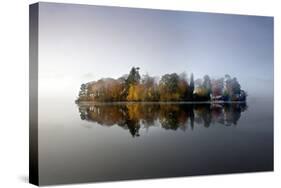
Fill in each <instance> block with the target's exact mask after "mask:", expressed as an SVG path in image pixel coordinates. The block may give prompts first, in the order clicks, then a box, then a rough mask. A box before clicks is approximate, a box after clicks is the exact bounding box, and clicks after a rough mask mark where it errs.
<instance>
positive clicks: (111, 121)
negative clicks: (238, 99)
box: [78, 103, 247, 137]
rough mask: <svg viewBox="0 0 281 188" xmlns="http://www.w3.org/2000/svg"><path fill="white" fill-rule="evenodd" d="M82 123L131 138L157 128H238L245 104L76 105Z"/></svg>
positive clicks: (245, 107)
mask: <svg viewBox="0 0 281 188" xmlns="http://www.w3.org/2000/svg"><path fill="white" fill-rule="evenodd" d="M78 107H79V112H80V117H81V119H82V120H86V121H91V122H95V123H98V124H99V125H102V126H116V125H118V126H120V127H122V128H124V129H126V130H129V132H130V134H131V135H132V136H133V137H135V136H140V134H139V130H140V128H141V127H144V128H149V127H151V126H159V125H160V127H161V128H163V129H166V130H178V129H181V130H186V129H187V128H188V127H189V126H190V127H191V129H192V130H193V129H194V127H195V125H200V124H202V125H203V126H204V127H206V128H208V127H210V126H211V125H212V124H222V125H225V126H232V125H237V124H238V121H239V119H240V116H241V113H242V112H243V111H245V110H246V109H247V105H246V103H224V104H171V103H169V104H167V103H121V104H108V103H103V104H102V103H101V104H91V103H88V104H87V103H85V104H79V105H78Z"/></svg>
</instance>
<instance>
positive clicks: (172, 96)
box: [159, 73, 180, 101]
mask: <svg viewBox="0 0 281 188" xmlns="http://www.w3.org/2000/svg"><path fill="white" fill-rule="evenodd" d="M178 82H179V76H178V75H177V74H176V73H173V74H165V75H164V76H162V77H161V80H160V82H159V91H160V99H161V100H164V101H170V100H171V101H172V100H179V98H180V94H179V93H178Z"/></svg>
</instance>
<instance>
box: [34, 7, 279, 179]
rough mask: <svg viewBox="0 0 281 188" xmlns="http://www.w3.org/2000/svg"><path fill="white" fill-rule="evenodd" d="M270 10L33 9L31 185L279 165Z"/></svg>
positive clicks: (264, 168)
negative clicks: (234, 12)
mask: <svg viewBox="0 0 281 188" xmlns="http://www.w3.org/2000/svg"><path fill="white" fill-rule="evenodd" d="M273 72H274V70H273V17H265V16H250V15H232V14H218V13H202V12H190V11H171V10H153V9H140V8H125V7H109V6H93V5H78V4H61V3H45V2H40V3H36V4H32V5H30V182H31V183H33V184H36V185H53V184H68V183H85V182H100V181H115V180H132V179H147V178H165V177H180V176H194V175H210V174H226V173H242V172H258V171H273V93H274V90H273V85H274V80H273V78H274V75H273Z"/></svg>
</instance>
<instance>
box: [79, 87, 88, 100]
mask: <svg viewBox="0 0 281 188" xmlns="http://www.w3.org/2000/svg"><path fill="white" fill-rule="evenodd" d="M86 95H87V86H86V84H82V85H81V86H80V91H79V97H80V96H86Z"/></svg>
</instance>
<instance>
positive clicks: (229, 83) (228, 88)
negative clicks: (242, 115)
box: [224, 75, 241, 101]
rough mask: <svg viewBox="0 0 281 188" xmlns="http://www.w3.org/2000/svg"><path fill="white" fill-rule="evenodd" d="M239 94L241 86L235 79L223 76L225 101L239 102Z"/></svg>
mask: <svg viewBox="0 0 281 188" xmlns="http://www.w3.org/2000/svg"><path fill="white" fill-rule="evenodd" d="M240 94H241V86H240V84H239V82H238V81H237V79H236V78H235V77H234V78H231V77H230V76H229V75H226V76H225V90H224V96H225V98H226V99H227V100H234V101H235V100H239V97H240Z"/></svg>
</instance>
